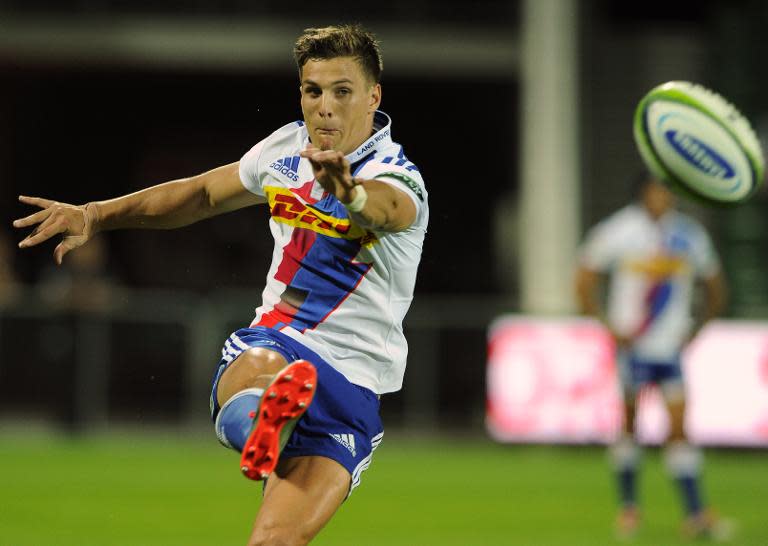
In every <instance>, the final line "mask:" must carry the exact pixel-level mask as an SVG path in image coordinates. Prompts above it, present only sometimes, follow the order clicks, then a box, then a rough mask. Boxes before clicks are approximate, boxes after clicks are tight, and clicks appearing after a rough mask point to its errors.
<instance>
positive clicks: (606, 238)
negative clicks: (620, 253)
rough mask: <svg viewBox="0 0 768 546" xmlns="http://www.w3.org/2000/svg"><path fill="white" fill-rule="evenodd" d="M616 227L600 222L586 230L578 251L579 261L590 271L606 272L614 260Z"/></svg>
mask: <svg viewBox="0 0 768 546" xmlns="http://www.w3.org/2000/svg"><path fill="white" fill-rule="evenodd" d="M616 233H617V231H616V229H612V226H611V225H610V224H609V223H608V222H605V221H603V222H601V223H599V224H597V225H596V226H595V227H593V228H592V229H591V230H589V231H588V232H587V236H586V237H585V239H584V243H583V244H582V246H581V249H580V253H579V262H580V264H581V265H582V266H583V267H586V268H587V269H591V270H592V271H601V272H606V271H608V270H609V269H611V268H612V267H613V265H614V263H615V261H616V258H617V256H616V252H615V249H616V244H615V239H616V237H615V235H616Z"/></svg>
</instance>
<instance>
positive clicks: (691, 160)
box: [634, 81, 765, 205]
mask: <svg viewBox="0 0 768 546" xmlns="http://www.w3.org/2000/svg"><path fill="white" fill-rule="evenodd" d="M634 135H635V142H636V143H637V147H638V150H639V151H640V155H641V156H642V158H643V161H644V162H645V164H646V165H647V167H648V168H649V169H650V170H651V172H653V174H655V175H656V176H657V177H658V178H660V179H661V180H662V181H664V182H666V183H667V184H668V185H669V186H671V187H672V188H673V189H674V190H677V191H678V193H682V194H683V195H686V196H689V197H692V198H694V199H696V200H699V201H704V202H706V203H714V204H726V205H728V204H731V205H732V204H737V203H741V202H743V201H745V200H746V199H749V197H751V196H752V195H753V194H754V193H755V192H756V191H757V190H758V188H759V187H760V185H761V184H762V182H763V174H764V171H765V159H764V158H763V152H762V149H761V147H760V142H759V141H758V139H757V136H756V135H755V132H754V131H753V130H752V127H751V126H750V124H749V121H748V120H747V119H746V118H745V117H744V116H742V115H741V113H739V111H738V110H737V109H736V108H735V107H734V106H733V105H732V104H731V103H729V102H728V101H727V100H725V99H724V98H723V97H721V96H720V95H718V94H717V93H715V92H713V91H710V90H709V89H707V88H705V87H703V86H701V85H697V84H694V83H690V82H684V81H672V82H667V83H665V84H662V85H660V86H658V87H655V88H653V89H651V91H649V92H648V94H647V95H645V96H644V97H643V98H642V100H641V101H640V103H639V104H638V105H637V109H636V110H635V119H634Z"/></svg>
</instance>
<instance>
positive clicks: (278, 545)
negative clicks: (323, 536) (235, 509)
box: [248, 525, 312, 546]
mask: <svg viewBox="0 0 768 546" xmlns="http://www.w3.org/2000/svg"><path fill="white" fill-rule="evenodd" d="M311 539H312V537H311V536H309V535H308V534H306V533H305V532H304V531H303V530H302V529H301V525H296V526H292V527H284V526H274V527H272V526H270V527H263V526H262V527H258V528H256V529H254V531H253V534H252V535H251V539H250V540H249V541H248V546H304V545H305V544H309V541H310V540H311Z"/></svg>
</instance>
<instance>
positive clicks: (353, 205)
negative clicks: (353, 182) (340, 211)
mask: <svg viewBox="0 0 768 546" xmlns="http://www.w3.org/2000/svg"><path fill="white" fill-rule="evenodd" d="M355 190H356V191H355V198H354V199H352V201H350V202H349V203H342V205H344V207H346V209H347V210H348V211H349V212H360V211H361V210H363V208H364V207H365V203H366V201H368V193H367V192H366V191H365V188H364V187H363V186H362V184H358V185H357V186H355Z"/></svg>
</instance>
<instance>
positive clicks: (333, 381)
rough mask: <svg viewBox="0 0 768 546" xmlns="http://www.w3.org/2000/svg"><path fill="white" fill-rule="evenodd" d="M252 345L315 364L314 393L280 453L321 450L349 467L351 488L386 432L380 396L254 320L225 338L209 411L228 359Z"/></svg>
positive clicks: (215, 402)
mask: <svg viewBox="0 0 768 546" xmlns="http://www.w3.org/2000/svg"><path fill="white" fill-rule="evenodd" d="M250 347H263V348H265V349H270V350H272V351H275V352H278V353H280V354H281V355H283V357H284V358H285V359H286V360H287V361H288V362H293V361H294V360H300V359H304V360H308V361H309V362H311V363H312V364H314V366H315V368H316V369H317V390H316V391H315V396H314V399H313V400H312V403H311V404H310V405H309V408H308V409H307V411H306V412H305V413H304V415H303V416H302V417H301V419H299V421H298V423H297V424H296V428H295V429H294V430H293V434H291V437H290V438H289V440H288V443H287V444H286V446H285V447H284V448H283V451H282V452H281V454H280V457H281V458H282V457H289V458H290V457H301V456H307V455H320V456H323V457H328V458H329V459H333V460H334V461H336V462H338V463H339V464H341V465H342V466H343V467H344V468H346V469H347V471H348V472H349V474H350V476H352V481H351V483H350V489H349V490H350V493H351V492H352V490H353V489H354V488H355V487H357V486H358V485H359V484H360V475H361V474H362V472H363V471H364V470H365V469H367V468H368V466H369V465H370V464H371V458H372V456H373V451H374V450H375V449H376V447H378V445H379V443H380V442H381V439H382V437H383V436H384V428H383V426H382V424H381V418H380V416H379V397H378V396H377V395H376V394H375V393H374V392H373V391H371V390H369V389H366V388H364V387H360V386H358V385H354V384H352V383H350V382H349V381H348V380H347V379H346V378H345V377H344V376H343V375H341V374H340V373H339V372H337V371H336V370H335V369H333V368H332V367H331V366H330V364H328V363H327V362H325V361H324V360H323V359H322V358H320V357H319V356H318V355H317V353H315V352H313V351H310V350H309V349H307V348H306V347H305V346H303V345H302V344H300V343H299V342H297V341H295V340H293V339H291V338H290V337H288V336H286V335H284V334H281V333H280V332H278V331H277V330H273V329H271V328H265V327H262V326H257V327H255V328H243V329H241V330H238V331H236V332H235V333H234V334H232V335H231V336H230V337H229V339H228V340H227V341H226V343H225V344H224V348H223V349H222V358H221V360H220V361H219V364H218V366H217V370H216V374H215V375H214V378H213V389H212V391H211V417H212V418H213V419H214V421H215V420H216V415H217V414H218V413H219V410H220V409H221V408H220V407H219V404H218V400H217V399H216V391H217V389H218V386H219V379H220V378H221V375H222V374H223V373H224V370H225V369H226V368H227V366H228V365H229V363H230V362H232V361H234V359H235V358H237V357H238V356H240V354H241V353H242V352H243V351H245V350H247V349H249V348H250Z"/></svg>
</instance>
